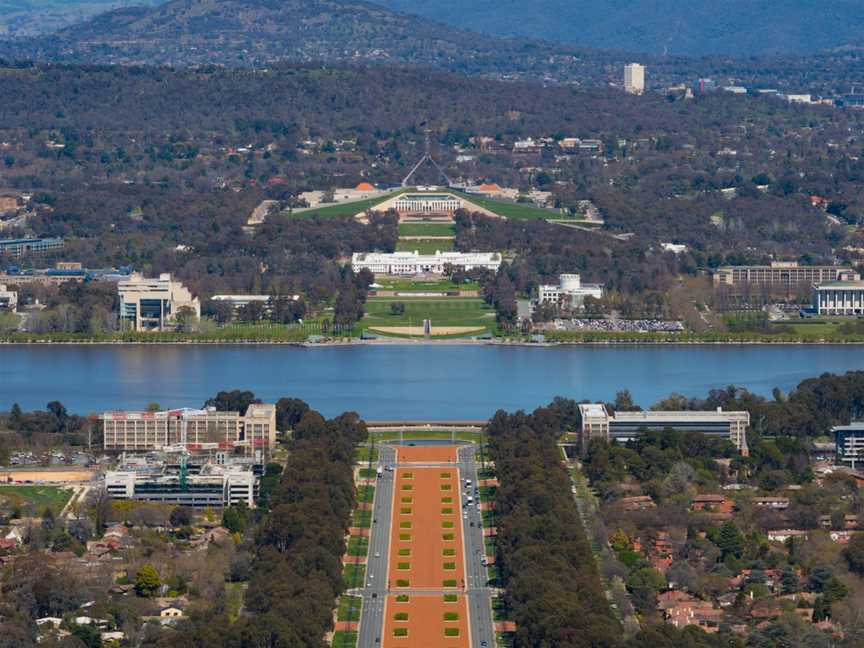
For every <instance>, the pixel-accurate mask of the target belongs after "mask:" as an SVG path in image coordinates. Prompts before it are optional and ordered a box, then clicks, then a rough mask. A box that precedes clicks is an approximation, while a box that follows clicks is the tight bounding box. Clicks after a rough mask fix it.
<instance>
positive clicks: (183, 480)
mask: <svg viewBox="0 0 864 648" xmlns="http://www.w3.org/2000/svg"><path fill="white" fill-rule="evenodd" d="M204 414H207V410H195V409H188V408H184V409H180V410H171V411H169V412H167V415H168V417H169V418H176V419H177V420H178V422H179V423H180V442H179V443H178V444H176V445H168V446H164V447H163V448H162V450H163V451H164V452H172V453H177V454H178V455H179V458H180V490H181V491H183V492H186V490H187V489H188V487H189V485H188V477H189V466H188V462H189V457H190V456H191V453H190V452H189V419H190V418H192V417H193V416H202V415H204Z"/></svg>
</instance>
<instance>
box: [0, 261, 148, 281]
mask: <svg viewBox="0 0 864 648" xmlns="http://www.w3.org/2000/svg"><path fill="white" fill-rule="evenodd" d="M131 272H132V270H131V269H130V268H85V267H83V265H82V264H80V263H76V262H64V263H58V264H57V265H56V266H54V267H53V268H27V269H23V270H22V269H20V268H14V267H13V268H10V269H9V270H8V271H7V272H6V273H5V274H0V283H5V284H6V285H9V284H14V285H18V286H20V285H22V284H41V285H60V284H63V283H66V282H67V281H76V282H81V281H113V282H118V281H123V280H125V279H128V278H129V275H130V274H131Z"/></svg>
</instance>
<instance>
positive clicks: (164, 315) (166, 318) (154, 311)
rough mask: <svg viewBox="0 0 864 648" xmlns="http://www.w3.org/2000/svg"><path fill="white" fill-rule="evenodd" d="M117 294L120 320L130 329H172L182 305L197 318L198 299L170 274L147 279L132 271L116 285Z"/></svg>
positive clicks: (199, 303)
mask: <svg viewBox="0 0 864 648" xmlns="http://www.w3.org/2000/svg"><path fill="white" fill-rule="evenodd" d="M117 293H118V294H119V295H120V322H121V324H125V325H126V326H127V327H129V328H131V329H132V330H134V331H164V330H166V329H171V328H174V326H175V325H176V322H177V315H178V313H179V312H180V310H181V309H183V308H188V309H191V310H192V312H193V314H194V315H195V317H196V318H197V317H201V302H199V301H198V298H197V297H193V295H192V293H191V292H189V289H188V288H186V286H184V285H183V284H182V283H180V282H179V281H174V280H173V279H171V275H170V274H167V273H164V274H160V275H159V278H158V279H147V278H146V277H144V276H143V275H141V274H139V273H137V272H135V273H132V275H131V276H130V277H129V278H128V279H126V280H124V281H120V282H119V283H118V284H117Z"/></svg>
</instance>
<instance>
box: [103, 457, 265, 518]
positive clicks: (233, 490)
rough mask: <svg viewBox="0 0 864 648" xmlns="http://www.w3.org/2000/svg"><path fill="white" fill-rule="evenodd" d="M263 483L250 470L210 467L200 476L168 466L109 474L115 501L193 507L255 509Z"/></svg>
mask: <svg viewBox="0 0 864 648" xmlns="http://www.w3.org/2000/svg"><path fill="white" fill-rule="evenodd" d="M259 485H260V480H259V478H258V476H257V475H255V473H254V472H253V471H252V470H251V469H249V468H248V467H241V466H219V465H214V464H206V465H204V466H203V467H201V469H200V472H198V473H191V472H190V473H189V474H186V472H185V470H184V469H179V470H178V469H171V468H168V467H167V466H146V467H143V468H137V469H135V468H128V467H127V468H124V469H121V470H109V471H107V472H106V473H105V489H106V491H107V493H108V497H110V498H111V499H122V500H139V501H147V502H163V503H165V504H178V505H182V506H192V507H208V506H210V507H217V508H218V507H223V506H230V505H232V504H245V505H246V506H248V507H249V508H252V507H254V506H255V498H256V497H257V495H258V491H259Z"/></svg>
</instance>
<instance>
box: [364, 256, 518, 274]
mask: <svg viewBox="0 0 864 648" xmlns="http://www.w3.org/2000/svg"><path fill="white" fill-rule="evenodd" d="M447 266H451V267H454V268H462V269H464V270H474V269H476V268H484V269H486V270H491V271H492V272H498V268H500V267H501V254H500V253H498V252H435V254H420V253H419V252H416V251H414V252H390V253H385V252H355V253H354V255H353V256H352V257H351V267H352V268H353V270H354V272H359V271H361V270H369V271H370V272H372V273H374V274H388V275H406V276H411V275H420V274H444V270H445V268H446V267H447Z"/></svg>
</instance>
